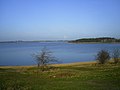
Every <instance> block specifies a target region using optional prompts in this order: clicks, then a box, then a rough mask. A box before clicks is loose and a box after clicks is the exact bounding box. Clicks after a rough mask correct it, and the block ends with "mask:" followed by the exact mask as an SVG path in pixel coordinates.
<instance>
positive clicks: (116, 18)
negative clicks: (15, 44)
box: [0, 0, 120, 41]
mask: <svg viewBox="0 0 120 90" xmlns="http://www.w3.org/2000/svg"><path fill="white" fill-rule="evenodd" d="M94 37H115V38H120V0H0V41H9V40H10V41H11V40H74V39H79V38H94Z"/></svg>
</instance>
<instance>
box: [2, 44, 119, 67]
mask: <svg viewBox="0 0 120 90" xmlns="http://www.w3.org/2000/svg"><path fill="white" fill-rule="evenodd" d="M44 46H46V47H47V48H48V49H49V50H50V51H52V52H53V55H54V56H55V57H57V58H58V59H59V61H61V62H62V63H71V62H84V61H93V60H95V55H96V53H97V52H98V51H99V50H101V49H107V50H109V51H111V50H113V49H115V48H119V49H120V44H71V43H67V42H31V43H30V42H29V43H0V65H33V64H36V62H35V60H34V58H33V56H32V55H33V54H34V53H37V52H39V51H40V50H41V48H43V47H44Z"/></svg>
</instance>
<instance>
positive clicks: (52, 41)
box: [0, 40, 68, 43]
mask: <svg viewBox="0 0 120 90" xmlns="http://www.w3.org/2000/svg"><path fill="white" fill-rule="evenodd" d="M30 42H68V41H67V40H55V41H49V40H48V41H47V40H46V41H1V42H0V43H30Z"/></svg>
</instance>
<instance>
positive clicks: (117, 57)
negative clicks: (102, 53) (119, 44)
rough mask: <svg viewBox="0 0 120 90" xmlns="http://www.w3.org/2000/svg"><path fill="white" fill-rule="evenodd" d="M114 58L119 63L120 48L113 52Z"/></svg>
mask: <svg viewBox="0 0 120 90" xmlns="http://www.w3.org/2000/svg"><path fill="white" fill-rule="evenodd" d="M112 58H113V60H114V63H115V64H117V63H118V62H119V60H120V50H119V49H114V51H113V53H112Z"/></svg>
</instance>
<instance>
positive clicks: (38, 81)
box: [0, 62, 120, 90]
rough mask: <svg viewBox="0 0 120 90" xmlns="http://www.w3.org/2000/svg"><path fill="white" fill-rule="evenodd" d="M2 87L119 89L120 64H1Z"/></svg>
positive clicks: (6, 89)
mask: <svg viewBox="0 0 120 90" xmlns="http://www.w3.org/2000/svg"><path fill="white" fill-rule="evenodd" d="M0 90H120V64H117V65H115V64H105V65H98V64H96V63H95V62H91V63H88V62H86V63H73V64H59V65H50V66H49V69H48V70H46V71H44V72H42V71H41V70H40V69H38V68H37V67H36V66H18V67H17V66H15V67H14V66H9V67H8V66H7V67H2V66H1V67H0Z"/></svg>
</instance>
